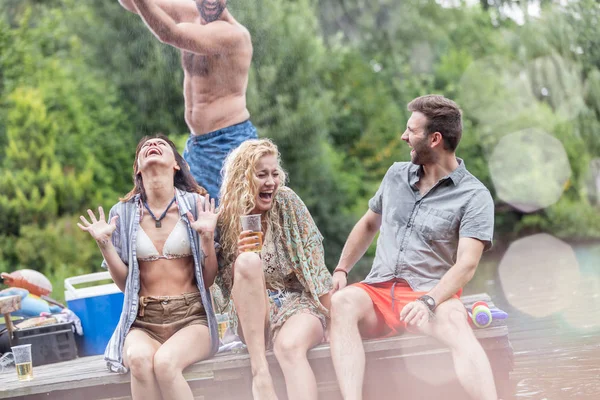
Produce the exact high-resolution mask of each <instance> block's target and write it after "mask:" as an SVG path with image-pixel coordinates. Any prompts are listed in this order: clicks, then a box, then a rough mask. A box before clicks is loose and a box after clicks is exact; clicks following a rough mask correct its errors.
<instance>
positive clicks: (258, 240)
mask: <svg viewBox="0 0 600 400" xmlns="http://www.w3.org/2000/svg"><path fill="white" fill-rule="evenodd" d="M240 219H241V221H242V231H249V232H248V233H247V234H242V235H240V238H242V237H244V238H253V239H254V240H253V241H250V242H247V243H246V244H254V246H252V247H250V248H248V249H245V250H243V251H253V252H255V253H260V252H261V250H262V242H263V234H262V226H261V223H260V214H252V215H242V216H241V217H240ZM253 242H254V243H253Z"/></svg>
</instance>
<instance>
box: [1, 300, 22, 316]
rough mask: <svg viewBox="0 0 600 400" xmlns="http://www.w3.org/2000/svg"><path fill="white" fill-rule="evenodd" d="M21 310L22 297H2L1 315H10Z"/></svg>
mask: <svg viewBox="0 0 600 400" xmlns="http://www.w3.org/2000/svg"><path fill="white" fill-rule="evenodd" d="M20 309H21V296H6V297H0V314H10V313H11V312H14V311H17V310H20Z"/></svg>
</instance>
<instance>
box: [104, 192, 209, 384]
mask: <svg viewBox="0 0 600 400" xmlns="http://www.w3.org/2000/svg"><path fill="white" fill-rule="evenodd" d="M175 196H176V199H177V205H178V207H179V215H180V216H181V218H182V219H183V220H184V221H185V223H186V228H187V232H188V236H189V238H190V244H191V247H192V253H193V255H194V268H195V275H196V283H197V285H198V290H199V291H200V295H201V298H202V304H203V305H204V310H205V311H206V316H207V319H208V329H209V331H210V339H211V355H213V354H215V353H216V352H217V350H218V349H219V336H218V335H217V321H216V318H215V313H214V311H213V307H212V302H211V295H210V291H209V289H208V288H207V287H205V286H204V279H203V277H202V267H203V262H204V253H203V252H202V247H200V239H199V236H198V232H196V231H195V230H193V229H192V227H191V226H190V222H189V220H188V217H187V215H186V214H187V212H188V211H190V212H191V214H192V215H193V216H194V218H196V217H197V216H198V215H197V211H196V199H197V198H198V196H199V195H198V194H196V193H188V192H184V191H182V190H179V189H177V190H176V194H175ZM202 200H204V199H202ZM140 208H141V206H140V195H139V194H138V195H136V196H135V197H134V198H133V199H131V200H130V201H128V202H119V203H117V204H115V205H114V206H113V208H112V209H111V210H110V214H109V216H108V220H109V221H110V220H111V219H112V217H113V216H115V215H118V216H119V218H118V219H117V229H116V230H115V231H114V232H113V234H112V243H113V245H114V246H115V249H116V250H117V254H119V257H120V258H121V260H122V261H123V262H124V263H125V265H127V266H128V268H129V273H128V274H127V280H126V283H125V292H124V295H125V296H124V300H123V311H122V312H121V319H120V320H119V324H118V325H117V327H116V328H115V331H114V333H113V335H112V337H111V339H110V341H109V342H108V345H107V346H106V351H105V352H104V359H105V360H106V363H107V366H108V369H109V370H111V371H113V372H119V373H125V372H127V369H126V368H125V366H124V365H123V344H125V337H126V336H127V333H128V332H129V329H130V328H131V324H133V321H134V320H135V318H136V316H137V313H138V306H139V304H138V303H139V298H138V294H139V291H140V267H139V265H138V260H137V255H136V247H137V246H136V240H137V234H138V231H139V227H140ZM102 267H103V268H107V264H106V260H104V261H103V262H102ZM190 345H194V344H193V343H190Z"/></svg>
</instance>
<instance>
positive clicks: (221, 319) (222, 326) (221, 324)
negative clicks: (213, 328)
mask: <svg viewBox="0 0 600 400" xmlns="http://www.w3.org/2000/svg"><path fill="white" fill-rule="evenodd" d="M216 317H217V326H218V330H219V339H221V341H223V338H224V337H225V332H227V327H228V325H229V314H216Z"/></svg>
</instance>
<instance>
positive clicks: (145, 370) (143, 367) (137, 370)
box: [127, 346, 154, 381]
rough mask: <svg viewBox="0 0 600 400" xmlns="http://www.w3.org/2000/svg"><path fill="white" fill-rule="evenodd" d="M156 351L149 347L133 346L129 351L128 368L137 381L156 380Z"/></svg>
mask: <svg viewBox="0 0 600 400" xmlns="http://www.w3.org/2000/svg"><path fill="white" fill-rule="evenodd" d="M153 359H154V351H153V350H152V349H151V348H149V347H146V346H144V347H142V346H131V347H129V348H128V349H127V366H128V367H129V370H130V371H131V375H133V376H134V377H135V378H136V379H138V380H140V381H146V380H150V379H154V377H153V374H154V366H153Z"/></svg>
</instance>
